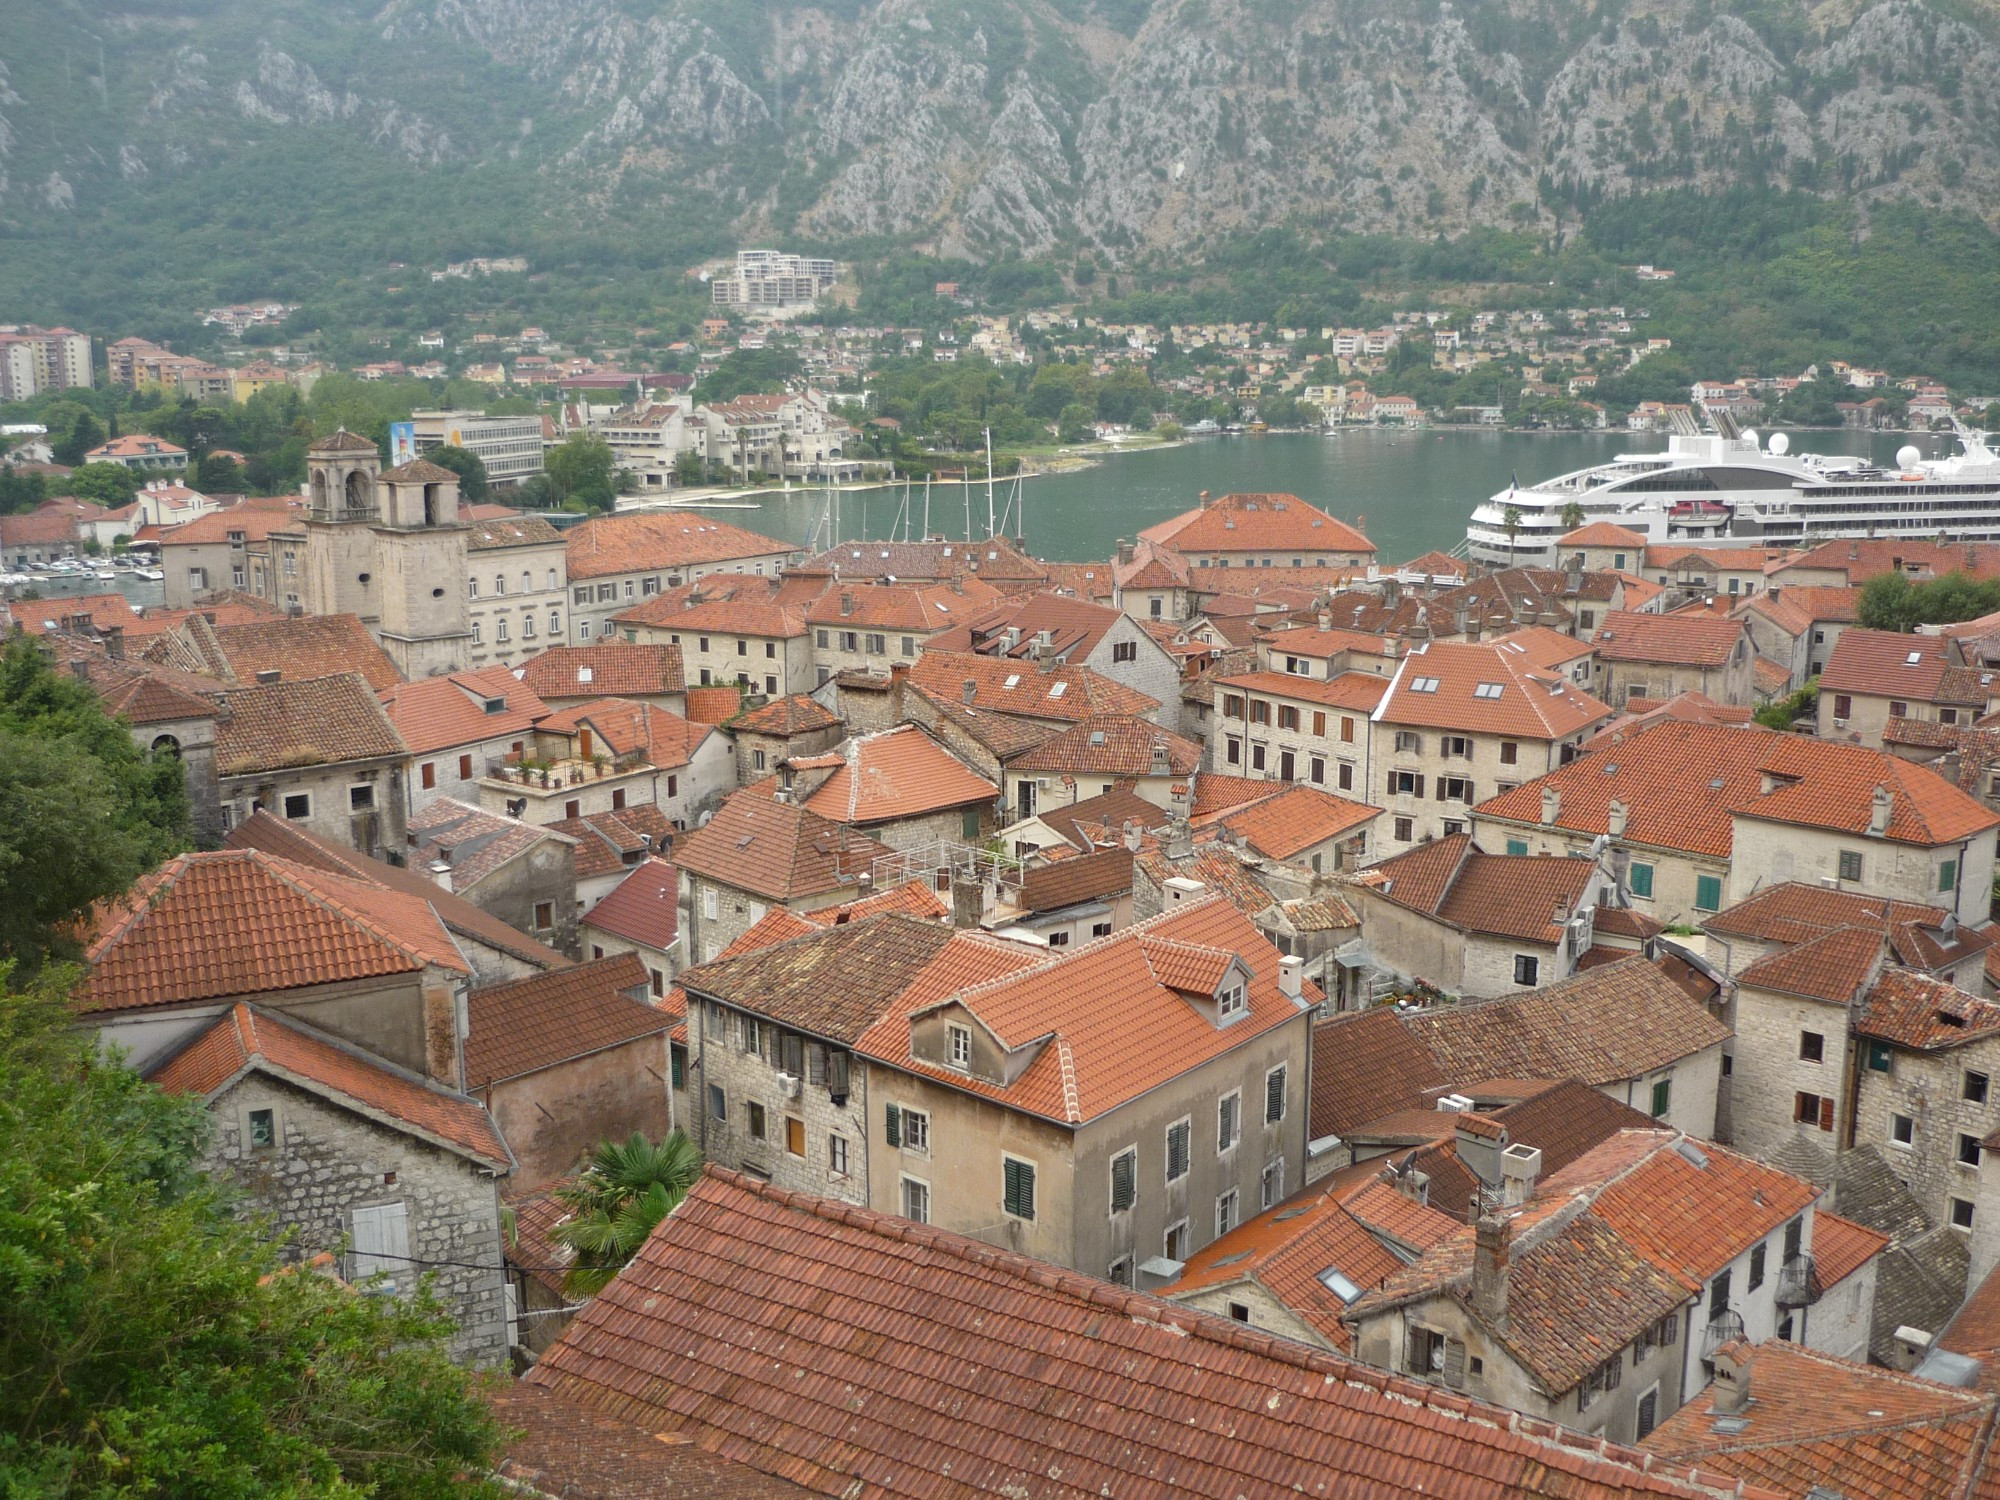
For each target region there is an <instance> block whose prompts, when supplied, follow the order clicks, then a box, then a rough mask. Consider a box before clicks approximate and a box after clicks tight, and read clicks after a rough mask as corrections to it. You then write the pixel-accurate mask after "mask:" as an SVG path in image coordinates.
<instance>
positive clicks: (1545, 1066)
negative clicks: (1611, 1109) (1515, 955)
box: [1400, 956, 1730, 1086]
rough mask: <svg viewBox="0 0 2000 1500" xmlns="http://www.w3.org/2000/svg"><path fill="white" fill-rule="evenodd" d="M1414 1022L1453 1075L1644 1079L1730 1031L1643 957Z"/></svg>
mask: <svg viewBox="0 0 2000 1500" xmlns="http://www.w3.org/2000/svg"><path fill="white" fill-rule="evenodd" d="M1400 1024H1402V1025H1404V1026H1406V1027H1407V1028H1408V1029H1409V1031H1410V1032H1411V1034H1412V1035H1413V1036H1415V1037H1416V1038H1417V1039H1418V1040H1419V1041H1420V1042H1421V1043H1422V1044H1423V1046H1424V1047H1425V1048H1426V1049H1428V1050H1429V1051H1430V1053H1431V1054H1432V1056H1433V1057H1434V1058H1435V1059H1436V1061H1437V1066H1438V1068H1439V1070H1440V1071H1441V1072H1442V1073H1444V1074H1445V1075H1446V1076H1447V1077H1448V1078H1450V1079H1455V1080H1456V1079H1470V1078H1492V1077H1506V1078H1576V1079H1580V1080H1581V1081H1583V1082H1584V1083H1587V1084H1591V1085H1592V1086H1597V1085H1602V1084H1607V1083H1615V1082H1618V1081H1619V1080H1622V1079H1628V1078H1637V1077H1639V1076H1641V1075H1642V1074H1646V1073H1650V1072H1652V1071H1654V1070H1655V1069H1657V1068H1662V1067H1665V1066H1666V1065H1667V1064H1668V1063H1672V1062H1678V1061H1680V1059H1682V1058H1684V1057H1689V1056H1692V1055H1693V1054H1694V1053H1697V1052H1700V1051H1703V1050H1704V1049H1706V1048H1709V1047H1716V1046H1720V1045H1721V1044H1722V1043H1723V1042H1724V1041H1726V1040H1727V1039H1728V1038H1729V1036H1730V1031H1729V1028H1728V1027H1726V1026H1724V1025H1723V1024H1722V1023H1721V1022H1720V1021H1718V1020H1716V1019H1715V1018H1714V1017H1713V1016H1711V1015H1710V1014H1709V1012H1708V1008H1707V1007H1706V1006H1704V1005H1702V1004H1700V1003H1698V1002H1696V1001H1695V1000H1693V999H1691V998H1689V996H1688V994H1687V992H1686V991H1685V990H1683V989H1682V988H1681V987H1680V986H1679V985H1678V984H1676V983H1675V982H1674V981H1673V980H1672V979H1671V978H1669V977H1668V976H1667V975H1666V974H1665V973H1664V972H1662V971H1661V969H1660V968H1659V966H1658V965H1656V964H1654V963H1651V962H1650V961H1648V960H1646V959H1644V958H1640V957H1637V956H1634V957H1632V958H1629V959H1627V960H1626V961H1625V962H1623V963H1617V964H1606V965H1604V966H1602V967H1601V968H1594V969H1590V970H1588V971H1586V972H1585V973H1582V974H1578V975H1574V976H1572V977H1571V978H1569V979H1566V980H1563V981H1562V982H1561V983H1560V984H1552V985H1549V986H1547V987H1545V988H1543V989H1539V990H1530V991H1529V992H1527V993H1526V994H1522V995H1509V996H1506V997H1503V998H1501V999H1498V1000H1487V1001H1479V1002H1468V1003H1464V1004H1459V1005H1449V1006H1437V1007H1433V1008H1431V1009H1428V1010H1423V1011H1419V1012H1416V1013H1415V1014H1412V1015H1409V1016H1405V1017H1403V1018H1402V1019H1401V1022H1400Z"/></svg>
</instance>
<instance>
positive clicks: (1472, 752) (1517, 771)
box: [1351, 668, 1588, 858]
mask: <svg viewBox="0 0 2000 1500" xmlns="http://www.w3.org/2000/svg"><path fill="white" fill-rule="evenodd" d="M1411 670H1412V671H1414V670H1415V668H1412V669H1411ZM1367 732H1368V735H1369V737H1370V741H1371V744H1370V749H1369V756H1368V761H1369V765H1370V768H1371V771H1370V779H1369V780H1368V781H1366V782H1365V783H1364V787H1365V790H1362V791H1358V792H1354V793H1352V794H1351V795H1352V796H1354V797H1355V798H1356V799H1357V800H1359V801H1363V802H1372V803H1374V804H1375V805H1376V806H1378V807H1380V808H1381V809H1382V810H1383V816H1382V817H1380V818H1379V819H1377V820H1376V828H1377V830H1378V834H1377V841H1376V851H1377V853H1378V854H1379V855H1380V856H1381V857H1383V858H1386V857H1388V856H1389V855H1391V854H1400V853H1401V852H1402V851H1403V850H1405V849H1408V848H1410V847H1411V846H1412V845H1415V844H1420V843H1425V842H1427V841H1429V840H1431V839H1435V838H1443V837H1445V836H1446V835H1448V834H1453V833H1463V832H1465V831H1467V830H1468V829H1470V828H1471V826H1472V808H1473V805H1474V804H1475V803H1478V802H1483V801H1484V800H1485V799H1486V798H1488V797H1495V796H1498V795H1499V794H1500V793H1502V792H1508V791H1512V790H1513V789H1514V788H1515V787H1517V786H1520V785H1521V784H1522V783H1523V782H1527V781H1533V780H1534V779H1535V778H1536V777H1537V776H1545V775H1547V774H1548V773H1549V772H1550V771H1553V770H1555V769H1556V768H1557V767H1559V766H1565V765H1568V764H1569V762H1570V761H1571V760H1572V759H1573V758H1574V757H1575V755H1576V752H1577V749H1578V747H1579V746H1581V744H1582V743H1583V741H1584V739H1585V738H1586V737H1587V734H1588V731H1579V732H1578V733H1577V734H1574V735H1572V736H1570V737H1569V738H1568V739H1563V740H1532V739H1523V738H1520V737H1518V736H1517V737H1508V736H1506V735H1498V734H1488V733H1485V732H1484V731H1480V730H1470V729H1457V730H1450V731H1446V730H1439V729H1431V728H1419V727H1416V726H1403V725H1397V724H1385V723H1379V722H1378V723H1370V724H1368V725H1367ZM1483 847H1484V848H1486V849H1487V850H1488V852H1489V853H1493V854H1505V853H1508V852H1509V851H1508V849H1507V847H1506V844H1505V843H1504V842H1502V843H1496V844H1487V845H1483Z"/></svg>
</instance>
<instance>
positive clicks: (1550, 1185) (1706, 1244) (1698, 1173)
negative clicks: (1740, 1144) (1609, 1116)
mask: <svg viewBox="0 0 2000 1500" xmlns="http://www.w3.org/2000/svg"><path fill="white" fill-rule="evenodd" d="M1683 1143H1684V1144H1686V1145H1687V1146H1688V1147H1689V1148H1690V1149H1691V1152H1692V1156H1690V1155H1689V1154H1686V1153H1684V1152H1683V1151H1682V1150H1680V1149H1677V1148H1678V1147H1679V1146H1680V1145H1681V1144H1683ZM1576 1189H1584V1190H1589V1191H1591V1193H1592V1204H1593V1210H1592V1211H1593V1212H1595V1213H1596V1214H1597V1216H1598V1217H1599V1218H1601V1219H1603V1220H1604V1221H1605V1222H1606V1223H1607V1224H1609V1225H1610V1226H1611V1227H1612V1228H1613V1229H1614V1230H1616V1231H1617V1233H1618V1234H1619V1236H1620V1237H1621V1238H1622V1239H1624V1240H1625V1241H1626V1242H1627V1243H1629V1244H1631V1245H1632V1246H1634V1247H1635V1248H1636V1249H1638V1250H1639V1251H1640V1252H1641V1253H1642V1254H1644V1255H1645V1256H1646V1258H1647V1259H1648V1260H1650V1261H1651V1262H1652V1263H1653V1264H1654V1265H1656V1266H1658V1267H1659V1268H1660V1269H1661V1270H1662V1271H1665V1272H1666V1273H1667V1274H1668V1275H1670V1276H1672V1277H1674V1278H1675V1279H1677V1280H1678V1281H1679V1282H1680V1283H1681V1285H1682V1286H1684V1287H1685V1288H1686V1289H1687V1290H1688V1291H1689V1292H1697V1291H1700V1290H1701V1289H1702V1287H1703V1286H1705V1285H1706V1283H1707V1282H1708V1279H1709V1278H1710V1277H1711V1276H1713V1275H1715V1273H1716V1272H1717V1271H1720V1270H1721V1269H1722V1268H1723V1267H1724V1266H1726V1265H1728V1264H1729V1263H1730V1262H1731V1261H1733V1260H1735V1259H1736V1257H1737V1256H1739V1255H1741V1254H1743V1253H1744V1252H1745V1251H1747V1250H1748V1249H1749V1248H1750V1247H1751V1246H1752V1245H1754V1244H1756V1243H1757V1242H1758V1241H1759V1240H1761V1239H1764V1238H1765V1237H1766V1236H1768V1235H1769V1234H1771V1233H1772V1231H1774V1230H1776V1229H1778V1228H1779V1227H1780V1226H1781V1225H1783V1224H1785V1223H1787V1222H1788V1221H1790V1220H1791V1219H1793V1218H1795V1217H1796V1216H1798V1215H1799V1214H1802V1213H1804V1212H1805V1211H1806V1209H1807V1208H1809V1207H1811V1206H1812V1205H1813V1203H1814V1202H1816V1201H1817V1200H1818V1198H1819V1196H1820V1189H1818V1188H1816V1187H1814V1186H1813V1185H1812V1184H1811V1183H1809V1182H1804V1181H1801V1180H1800V1179H1799V1178H1797V1177H1793V1176H1792V1175H1791V1174H1790V1173H1787V1172H1782V1171H1780V1170H1778V1168H1776V1167H1771V1166H1766V1165H1764V1164H1763V1163H1761V1162H1757V1161H1752V1160H1751V1159H1750V1158H1749V1157H1747V1156H1743V1155H1739V1154H1738V1153H1737V1152H1734V1151H1731V1150H1728V1149H1727V1148H1726V1147H1722V1146H1718V1145H1715V1144H1713V1143H1712V1142H1709V1141H1702V1142H1698V1143H1697V1142H1692V1141H1687V1140H1686V1138H1685V1137H1683V1136H1680V1135H1678V1134H1677V1133H1675V1132H1673V1131H1664V1130H1628V1131H1622V1132H1620V1133H1619V1135H1617V1136H1615V1137H1613V1138H1612V1139H1610V1140H1608V1141H1606V1142H1604V1143H1603V1144H1602V1145H1600V1146H1598V1147H1596V1148H1595V1149H1593V1150H1591V1151H1588V1152H1586V1153H1584V1155H1582V1156H1581V1157H1579V1158H1577V1159H1576V1160H1575V1161H1573V1162H1571V1163H1570V1164H1569V1165H1568V1166H1567V1167H1565V1168H1563V1169H1562V1170H1561V1171H1560V1172H1556V1173H1553V1174H1551V1175H1550V1176H1548V1177H1546V1178H1544V1179H1543V1180H1542V1185H1541V1187H1540V1188H1539V1189H1538V1191H1537V1196H1543V1195H1546V1196H1548V1197H1551V1198H1554V1197H1559V1196H1561V1195H1562V1194H1564V1193H1566V1192H1569V1191H1572V1190H1576Z"/></svg>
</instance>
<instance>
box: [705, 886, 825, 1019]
mask: <svg viewBox="0 0 2000 1500" xmlns="http://www.w3.org/2000/svg"><path fill="white" fill-rule="evenodd" d="M823 930H824V929H823V928H821V927H820V925H819V924H818V923H816V922H808V921H807V920H806V919H805V918H804V917H801V916H799V915H797V914H796V913H794V912H789V911H786V910H785V909H784V907H782V906H774V907H772V908H771V909H770V910H769V911H767V912H765V913H764V915H763V916H761V917H759V918H758V919H757V920H756V921H755V922H752V923H751V924H750V926H749V927H748V928H746V929H745V930H744V933H743V935H742V936H741V937H739V938H738V939H736V941H735V942H733V943H731V944H730V945H729V946H728V947H726V948H724V949H723V950H722V951H721V952H720V953H718V954H716V955H715V957H714V958H713V959H711V960H709V961H710V962H711V963H720V962H722V961H723V960H724V959H730V958H738V957H741V956H742V955H743V954H745V953H755V952H757V951H758V950H759V949H760V948H769V947H771V946H772V945H773V944H776V943H785V942H790V941H791V940H792V939H793V938H799V937H811V936H812V935H813V934H814V933H815V932H820V931H823ZM679 993H680V995H681V997H682V1003H683V1008H684V1009H685V1003H686V996H687V991H686V990H685V989H680V990H679Z"/></svg>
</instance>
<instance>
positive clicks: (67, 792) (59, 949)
mask: <svg viewBox="0 0 2000 1500" xmlns="http://www.w3.org/2000/svg"><path fill="white" fill-rule="evenodd" d="M187 827H188V808H187V790H186V782H185V780H184V778H183V775H182V770H181V763H180V760H179V758H178V757H177V756H174V755H171V754H164V753H162V754H158V755H151V754H148V753H146V752H142V751H141V750H140V749H139V748H138V747H137V746H136V745H134V744H133V742H132V737H131V735H130V734H129V733H128V732H127V731H126V730H125V728H124V727H123V726H122V725H120V724H119V723H117V722H116V721H115V720H113V719H110V718H107V717H106V716H105V713H104V708H103V705H102V704H101V703H100V702H99V701H98V697H97V694H96V693H94V692H93V691H91V689H90V688H89V687H87V686H86V685H84V684H83V683H81V682H78V681H77V680H76V679H75V678H73V677H67V676H64V675H62V674H60V673H58V672H57V671H56V670H55V668H54V667H53V666H52V665H51V664H50V662H49V660H48V658H47V657H45V656H43V655H42V653H41V651H40V650H39V649H38V648H37V647H36V645H35V644H34V642H33V640H32V639H31V638H29V637H27V636H24V635H17V636H15V637H14V638H13V639H12V640H10V641H9V642H8V643H7V644H6V646H5V648H4V650H0V959H11V960H13V961H14V962H16V963H17V964H18V965H19V966H20V968H21V970H22V971H23V972H24V973H25V972H32V971H34V970H35V969H37V968H39V966H40V965H41V964H42V963H43V962H44V961H45V960H46V959H47V958H48V957H49V956H50V955H51V954H55V955H71V954H75V953H77V952H78V951H79V950H80V943H79V941H78V936H77V932H76V922H77V919H78V918H79V917H81V916H82V915H83V913H84V912H85V910H87V909H88V908H89V906H90V905H91V904H92V903H93V902H96V901H101V900H103V899H104V898H106V897H108V896H113V895H116V894H117V893H118V892H120V891H122V890H124V889H125V887H126V886H128V885H130V884H131V883H132V881H133V880H134V879H135V878H137V876H138V875H139V874H140V873H141V872H142V871H144V870H147V869H149V868H151V867H152V866H153V865H154V864H156V863H158V862H159V861H160V860H161V859H162V858H164V857H165V856H166V855H168V854H171V853H173V852H174V851H175V850H177V849H182V848H185V847H186V845H187Z"/></svg>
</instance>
